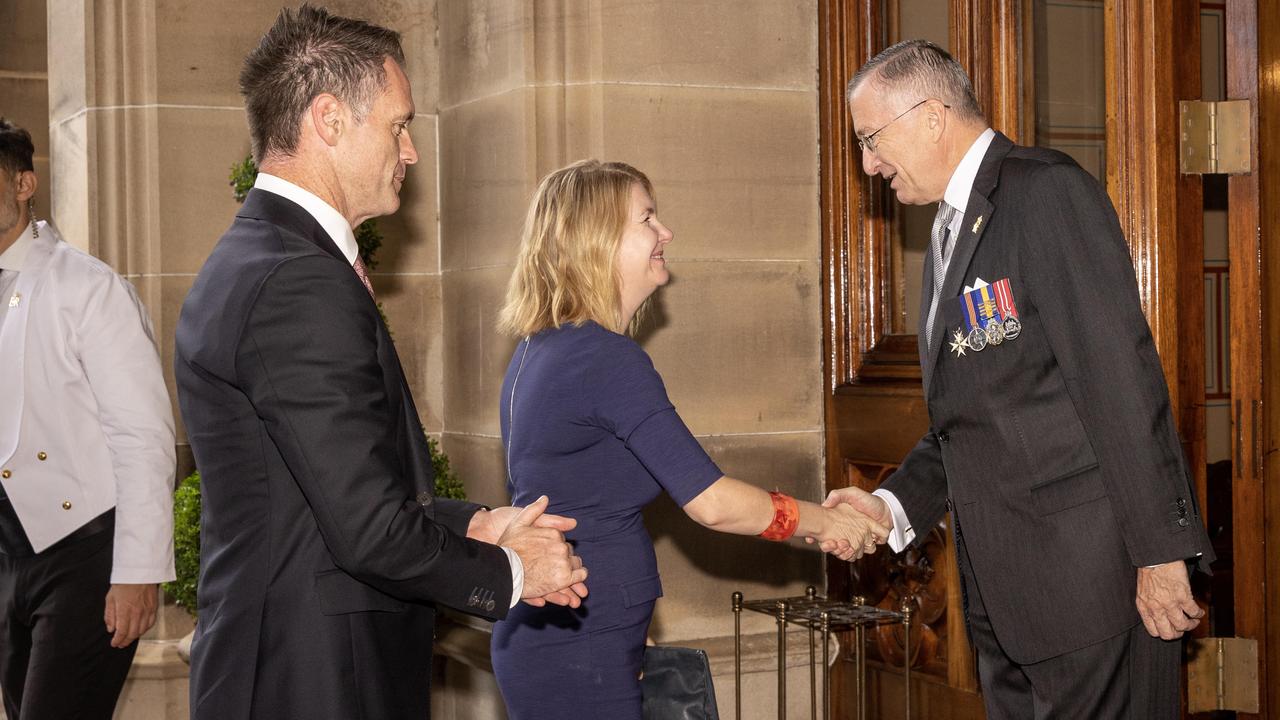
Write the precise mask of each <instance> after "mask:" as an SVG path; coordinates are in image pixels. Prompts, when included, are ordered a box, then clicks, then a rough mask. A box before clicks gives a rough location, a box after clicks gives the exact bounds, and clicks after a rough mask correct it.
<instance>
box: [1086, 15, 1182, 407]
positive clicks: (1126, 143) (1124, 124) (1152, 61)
mask: <svg viewBox="0 0 1280 720" xmlns="http://www.w3.org/2000/svg"><path fill="white" fill-rule="evenodd" d="M1173 4H1174V2H1173V0H1108V3H1107V14H1106V31H1105V32H1106V47H1108V48H1111V49H1112V52H1110V53H1107V57H1106V92H1107V111H1108V118H1107V120H1108V122H1107V191H1108V192H1109V193H1110V195H1111V201H1112V203H1113V204H1114V205H1115V207H1116V213H1117V214H1118V215H1119V217H1120V226H1121V228H1122V229H1123V230H1124V235H1125V237H1126V238H1127V239H1128V241H1129V247H1130V251H1131V253H1132V255H1133V265H1134V271H1135V273H1136V274H1137V278H1138V294H1139V296H1140V297H1141V300H1142V307H1143V310H1144V311H1145V312H1146V315H1147V321H1148V322H1149V323H1150V324H1151V332H1152V334H1153V335H1154V336H1155V341H1156V349H1157V350H1158V351H1159V352H1160V357H1161V360H1162V362H1163V365H1164V372H1165V377H1166V378H1167V379H1168V380H1169V385H1170V388H1169V389H1170V393H1171V398H1170V399H1171V400H1172V401H1173V407H1174V408H1177V407H1179V406H1180V405H1179V402H1178V398H1177V397H1176V392H1177V361H1178V349H1179V348H1178V328H1177V292H1176V290H1177V284H1176V279H1175V278H1176V277H1177V276H1176V273H1177V253H1176V252H1175V251H1174V249H1175V248H1176V235H1175V229H1176V223H1177V219H1178V218H1177V201H1176V194H1177V177H1178V167H1177V158H1176V157H1175V155H1174V153H1171V152H1169V151H1168V149H1169V148H1171V147H1176V145H1177V139H1178V138H1177V118H1176V117H1175V112H1174V108H1175V106H1176V98H1175V97H1174V88H1173V72H1174V70H1173V66H1172V65H1173V59H1174V57H1175V56H1174V54H1173V50H1172V33H1173V30H1174V23H1173ZM1198 266H1199V263H1197V267H1198Z"/></svg>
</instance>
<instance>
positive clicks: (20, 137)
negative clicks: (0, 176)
mask: <svg viewBox="0 0 1280 720" xmlns="http://www.w3.org/2000/svg"><path fill="white" fill-rule="evenodd" d="M35 154H36V146H35V143H33V142H31V133H29V132H27V131H26V130H24V129H22V128H20V127H18V126H17V125H14V124H13V123H11V122H9V121H8V120H5V119H4V118H2V117H0V170H3V171H4V173H5V174H6V175H17V174H18V173H20V172H34V171H35V169H36V166H35V165H33V164H32V162H31V157H32V156H33V155H35Z"/></svg>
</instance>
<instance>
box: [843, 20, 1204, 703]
mask: <svg viewBox="0 0 1280 720" xmlns="http://www.w3.org/2000/svg"><path fill="white" fill-rule="evenodd" d="M848 100H849V109H850V112H851V113H852V117H853V125H854V128H855V132H856V134H857V137H858V142H859V145H860V146H861V148H862V162H863V169H864V170H865V171H866V172H867V174H868V175H880V176H881V177H883V178H884V179H885V180H887V181H888V182H889V184H890V187H891V188H892V189H893V190H894V191H895V193H896V194H897V197H898V200H899V201H901V202H904V203H908V204H913V205H924V204H932V203H938V204H939V209H938V215H937V218H936V220H935V222H934V227H933V233H932V237H931V243H930V251H929V256H928V258H927V260H926V263H925V272H924V292H923V300H922V304H921V308H922V310H921V315H922V317H921V323H920V333H919V334H920V358H921V368H922V375H923V379H924V394H925V399H926V401H927V403H928V407H929V417H930V421H931V428H930V430H929V432H928V433H926V434H925V436H924V437H923V438H921V440H920V442H919V443H918V444H917V445H916V447H915V448H914V449H913V450H912V451H911V453H910V454H909V455H908V456H907V457H906V458H905V459H904V460H903V461H902V465H901V467H900V468H899V470H898V471H897V472H896V473H894V474H893V475H892V476H891V477H890V478H888V479H887V480H886V481H885V483H884V484H883V485H882V487H881V488H880V489H879V490H877V491H876V492H875V494H871V495H869V494H867V493H863V492H861V491H859V490H857V489H856V488H847V489H843V490H837V491H835V492H833V493H832V495H831V497H829V498H828V503H834V502H840V501H843V502H849V503H852V504H854V505H855V506H856V507H858V508H860V509H862V510H863V511H864V512H866V513H867V514H868V515H871V516H873V517H875V518H876V519H877V520H878V521H879V522H881V523H882V524H884V525H885V526H889V525H892V526H893V532H892V533H891V535H890V538H889V542H890V545H891V547H893V549H894V550H901V549H902V548H903V547H904V546H905V545H907V544H909V543H910V542H911V541H912V539H913V538H914V537H917V536H919V537H923V536H924V535H925V532H924V530H926V529H927V528H930V527H933V526H934V525H936V524H937V523H938V522H939V521H940V520H941V519H942V518H943V515H944V514H945V513H946V512H947V510H948V509H949V510H951V512H952V519H953V521H954V526H955V540H956V548H957V556H958V559H959V565H960V570H961V578H962V586H963V589H964V592H965V605H966V618H967V621H968V628H969V633H970V638H971V640H972V643H973V646H974V648H975V650H976V651H977V655H978V674H979V677H980V679H981V682H982V687H983V692H984V698H985V702H986V706H987V714H988V717H990V718H1049V717H1054V718H1057V717H1061V718H1121V717H1134V718H1168V717H1177V715H1178V712H1179V699H1178V663H1179V659H1180V643H1178V642H1175V640H1176V639H1177V638H1179V637H1180V636H1181V635H1182V633H1184V632H1186V631H1187V630H1190V629H1191V628H1193V627H1195V625H1196V624H1197V622H1198V618H1200V617H1201V616H1202V614H1203V611H1202V610H1201V609H1200V608H1199V607H1198V606H1197V605H1196V603H1195V601H1194V600H1193V599H1192V597H1191V592H1190V587H1189V583H1188V578H1187V573H1188V570H1187V561H1189V560H1194V559H1198V560H1199V561H1200V562H1201V564H1202V565H1205V566H1207V564H1208V562H1209V561H1210V560H1211V559H1212V558H1211V551H1210V547H1209V541H1208V538H1207V536H1206V534H1205V531H1204V528H1203V527H1202V525H1201V522H1200V518H1199V515H1198V513H1197V510H1196V506H1195V501H1194V495H1193V493H1192V491H1191V488H1190V484H1189V476H1188V472H1187V467H1186V461H1185V459H1184V457H1183V455H1182V451H1181V447H1180V445H1179V442H1178V437H1177V434H1176V432H1175V430H1174V425H1173V419H1172V417H1171V415H1170V411H1169V398H1168V390H1167V388H1166V386H1165V381H1164V375H1163V374H1162V372H1161V366H1160V361H1159V358H1158V357H1157V355H1156V351H1155V347H1154V344H1153V342H1152V338H1151V333H1150V330H1149V329H1148V327H1147V323H1146V320H1145V318H1144V317H1143V314H1142V308H1141V306H1140V304H1139V300H1138V293H1137V284H1136V282H1135V280H1134V273H1133V266H1132V264H1131V262H1130V257H1129V252H1128V246H1127V244H1126V243H1125V240H1124V237H1123V235H1122V234H1121V231H1120V226H1119V223H1118V222H1117V219H1116V215H1115V211H1114V209H1113V208H1112V206H1111V203H1110V201H1109V200H1108V198H1107V195H1106V193H1105V191H1104V190H1103V188H1102V187H1101V186H1100V185H1099V184H1098V183H1097V182H1096V181H1095V180H1094V179H1093V178H1092V177H1091V176H1090V175H1089V174H1088V173H1086V172H1085V171H1084V170H1082V169H1081V168H1080V167H1079V166H1078V165H1077V164H1076V163H1075V162H1074V161H1072V160H1071V158H1069V157H1067V156H1066V155H1064V154H1062V153H1059V152H1056V151H1053V150H1045V149H1039V148H1027V147H1019V146H1016V145H1014V144H1013V143H1012V142H1010V141H1009V140H1008V138H1006V137H1004V136H1003V135H1001V134H999V133H996V132H994V131H993V130H991V129H990V128H988V127H987V122H986V120H985V119H984V117H983V115H982V112H981V110H980V109H979V108H978V104H977V101H976V100H975V98H974V94H973V90H972V86H971V85H970V83H969V80H968V78H967V77H966V75H965V72H964V70H963V68H961V67H960V65H959V64H958V63H956V61H955V60H954V59H952V58H951V57H950V56H949V55H948V54H947V53H946V52H945V51H944V50H942V49H940V48H938V47H937V46H935V45H933V44H931V43H927V42H923V41H907V42H903V43H900V44H898V45H895V46H893V47H891V48H889V49H887V50H885V51H884V52H882V53H880V54H879V55H877V56H876V57H875V58H873V59H872V60H871V61H870V62H868V63H867V64H866V65H865V66H864V67H863V68H862V69H860V70H859V71H858V73H857V74H856V75H855V76H854V78H853V80H852V81H851V82H850V84H849V97H848ZM915 529H919V530H920V531H919V532H918V533H917V532H916V531H915Z"/></svg>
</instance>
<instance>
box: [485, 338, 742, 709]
mask: <svg viewBox="0 0 1280 720" xmlns="http://www.w3.org/2000/svg"><path fill="white" fill-rule="evenodd" d="M502 439H503V443H504V446H505V449H506V453H507V477H508V480H507V484H508V489H509V490H510V492H511V501H512V503H513V504H515V505H527V504H528V503H531V502H533V501H535V500H537V499H538V497H539V496H541V495H547V496H549V497H550V498H551V506H550V508H549V509H548V512H551V513H555V514H557V515H566V516H569V517H572V518H576V519H577V521H578V526H577V528H575V529H574V530H573V531H571V532H570V533H568V538H569V540H571V541H572V542H573V544H574V547H575V549H576V552H577V553H578V555H579V556H580V557H581V558H582V561H583V563H584V564H585V565H586V567H587V569H588V572H589V577H588V578H587V586H588V588H589V590H590V593H589V594H588V596H587V598H586V599H585V600H584V601H583V603H582V607H580V608H577V609H570V608H563V607H558V606H551V605H548V606H547V607H544V608H535V607H532V606H530V605H526V604H524V603H520V604H519V605H517V606H516V607H515V608H513V609H512V610H511V614H510V615H508V616H507V619H506V620H503V621H502V622H499V623H497V624H496V625H495V626H494V629H493V641H492V656H493V669H494V672H495V673H496V675H497V678H498V685H499V687H500V688H501V689H502V696H503V698H504V699H505V700H506V704H507V712H508V714H509V716H510V718H511V720H549V719H554V718H568V717H587V718H604V717H607V718H609V720H640V706H641V702H640V683H639V679H638V676H639V673H640V664H641V660H642V659H643V656H644V639H645V633H646V631H647V630H648V627H649V620H650V618H651V617H652V616H653V605H654V601H656V600H657V599H658V598H659V597H661V596H662V583H661V581H660V580H659V578H658V565H657V559H656V557H655V556H654V552H653V542H652V541H651V540H650V539H649V533H648V532H647V531H646V530H645V527H644V522H643V521H642V519H641V516H640V511H641V509H642V508H643V507H644V506H645V505H647V504H649V502H651V501H652V500H653V499H654V498H656V497H657V496H658V494H659V493H660V492H662V491H664V490H665V491H666V492H667V494H668V495H670V496H671V498H672V499H673V500H675V502H676V504H678V505H681V506H683V505H684V504H685V503H687V502H688V501H690V500H692V499H693V498H695V497H697V496H698V494H699V493H701V492H702V491H703V490H705V489H706V488H707V487H709V486H710V485H711V484H712V483H714V482H715V481H716V480H717V479H719V478H720V476H721V475H722V473H721V472H720V469H719V468H718V467H716V465H715V463H714V462H712V461H711V458H709V457H707V454H706V452H704V451H703V450H702V447H701V446H699V445H698V442H697V441H696V440H694V438H693V435H692V434H690V432H689V429H688V428H686V427H685V425H684V422H683V421H681V420H680V416H679V415H677V414H676V411H675V408H674V407H672V405H671V401H670V400H669V399H667V392H666V388H665V387H664V386H663V384H662V378H661V377H659V376H658V373H657V371H656V370H654V368H653V363H652V362H651V361H650V360H649V356H648V355H647V354H645V352H644V350H642V349H641V348H640V346H639V345H637V344H636V343H635V342H634V341H633V340H631V339H630V338H627V337H625V336H622V335H619V334H617V333H614V332H610V331H608V330H606V329H604V328H603V327H601V326H599V325H597V324H595V323H586V324H584V325H582V326H580V327H574V326H572V325H566V326H564V327H561V328H558V329H555V330H545V331H543V332H540V333H538V334H536V335H534V336H532V337H531V338H529V339H526V340H524V341H521V342H520V344H519V345H517V346H516V350H515V354H514V355H513V356H512V358H511V364H510V366H509V367H508V368H507V375H506V378H505V379H504V380H503V383H502Z"/></svg>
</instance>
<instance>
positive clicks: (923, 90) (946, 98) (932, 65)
mask: <svg viewBox="0 0 1280 720" xmlns="http://www.w3.org/2000/svg"><path fill="white" fill-rule="evenodd" d="M869 78H870V79H871V81H872V82H875V83H876V84H877V85H879V86H880V87H881V88H884V89H887V90H889V91H891V92H907V93H909V94H914V95H915V96H916V98H917V100H928V99H931V98H936V99H938V100H941V101H942V102H943V104H945V105H948V106H949V107H950V108H951V110H952V111H954V112H955V113H956V114H957V115H959V116H960V117H962V118H964V119H966V120H983V119H984V117H985V116H984V115H983V114H982V108H980V107H978V98H977V97H976V96H975V95H974V92H973V83H972V82H970V81H969V75H968V73H966V72H965V71H964V68H963V67H962V66H961V65H960V63H958V62H956V59H955V58H953V57H951V54H950V53H948V52H947V51H946V50H943V49H942V48H940V47H938V46H937V45H935V44H933V43H931V42H929V41H928V40H903V41H902V42H900V43H897V44H895V45H892V46H890V47H887V48H885V49H884V50H881V51H880V52H879V53H877V54H876V56H875V57H873V58H871V59H870V60H868V61H867V64H866V65H863V66H862V67H860V68H858V72H856V73H854V75H853V78H852V79H851V80H849V87H848V89H847V91H846V93H845V102H846V103H848V101H849V100H850V99H852V98H853V91H854V90H856V89H858V87H860V86H861V85H862V83H864V82H866V81H867V80H868V79H869Z"/></svg>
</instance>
